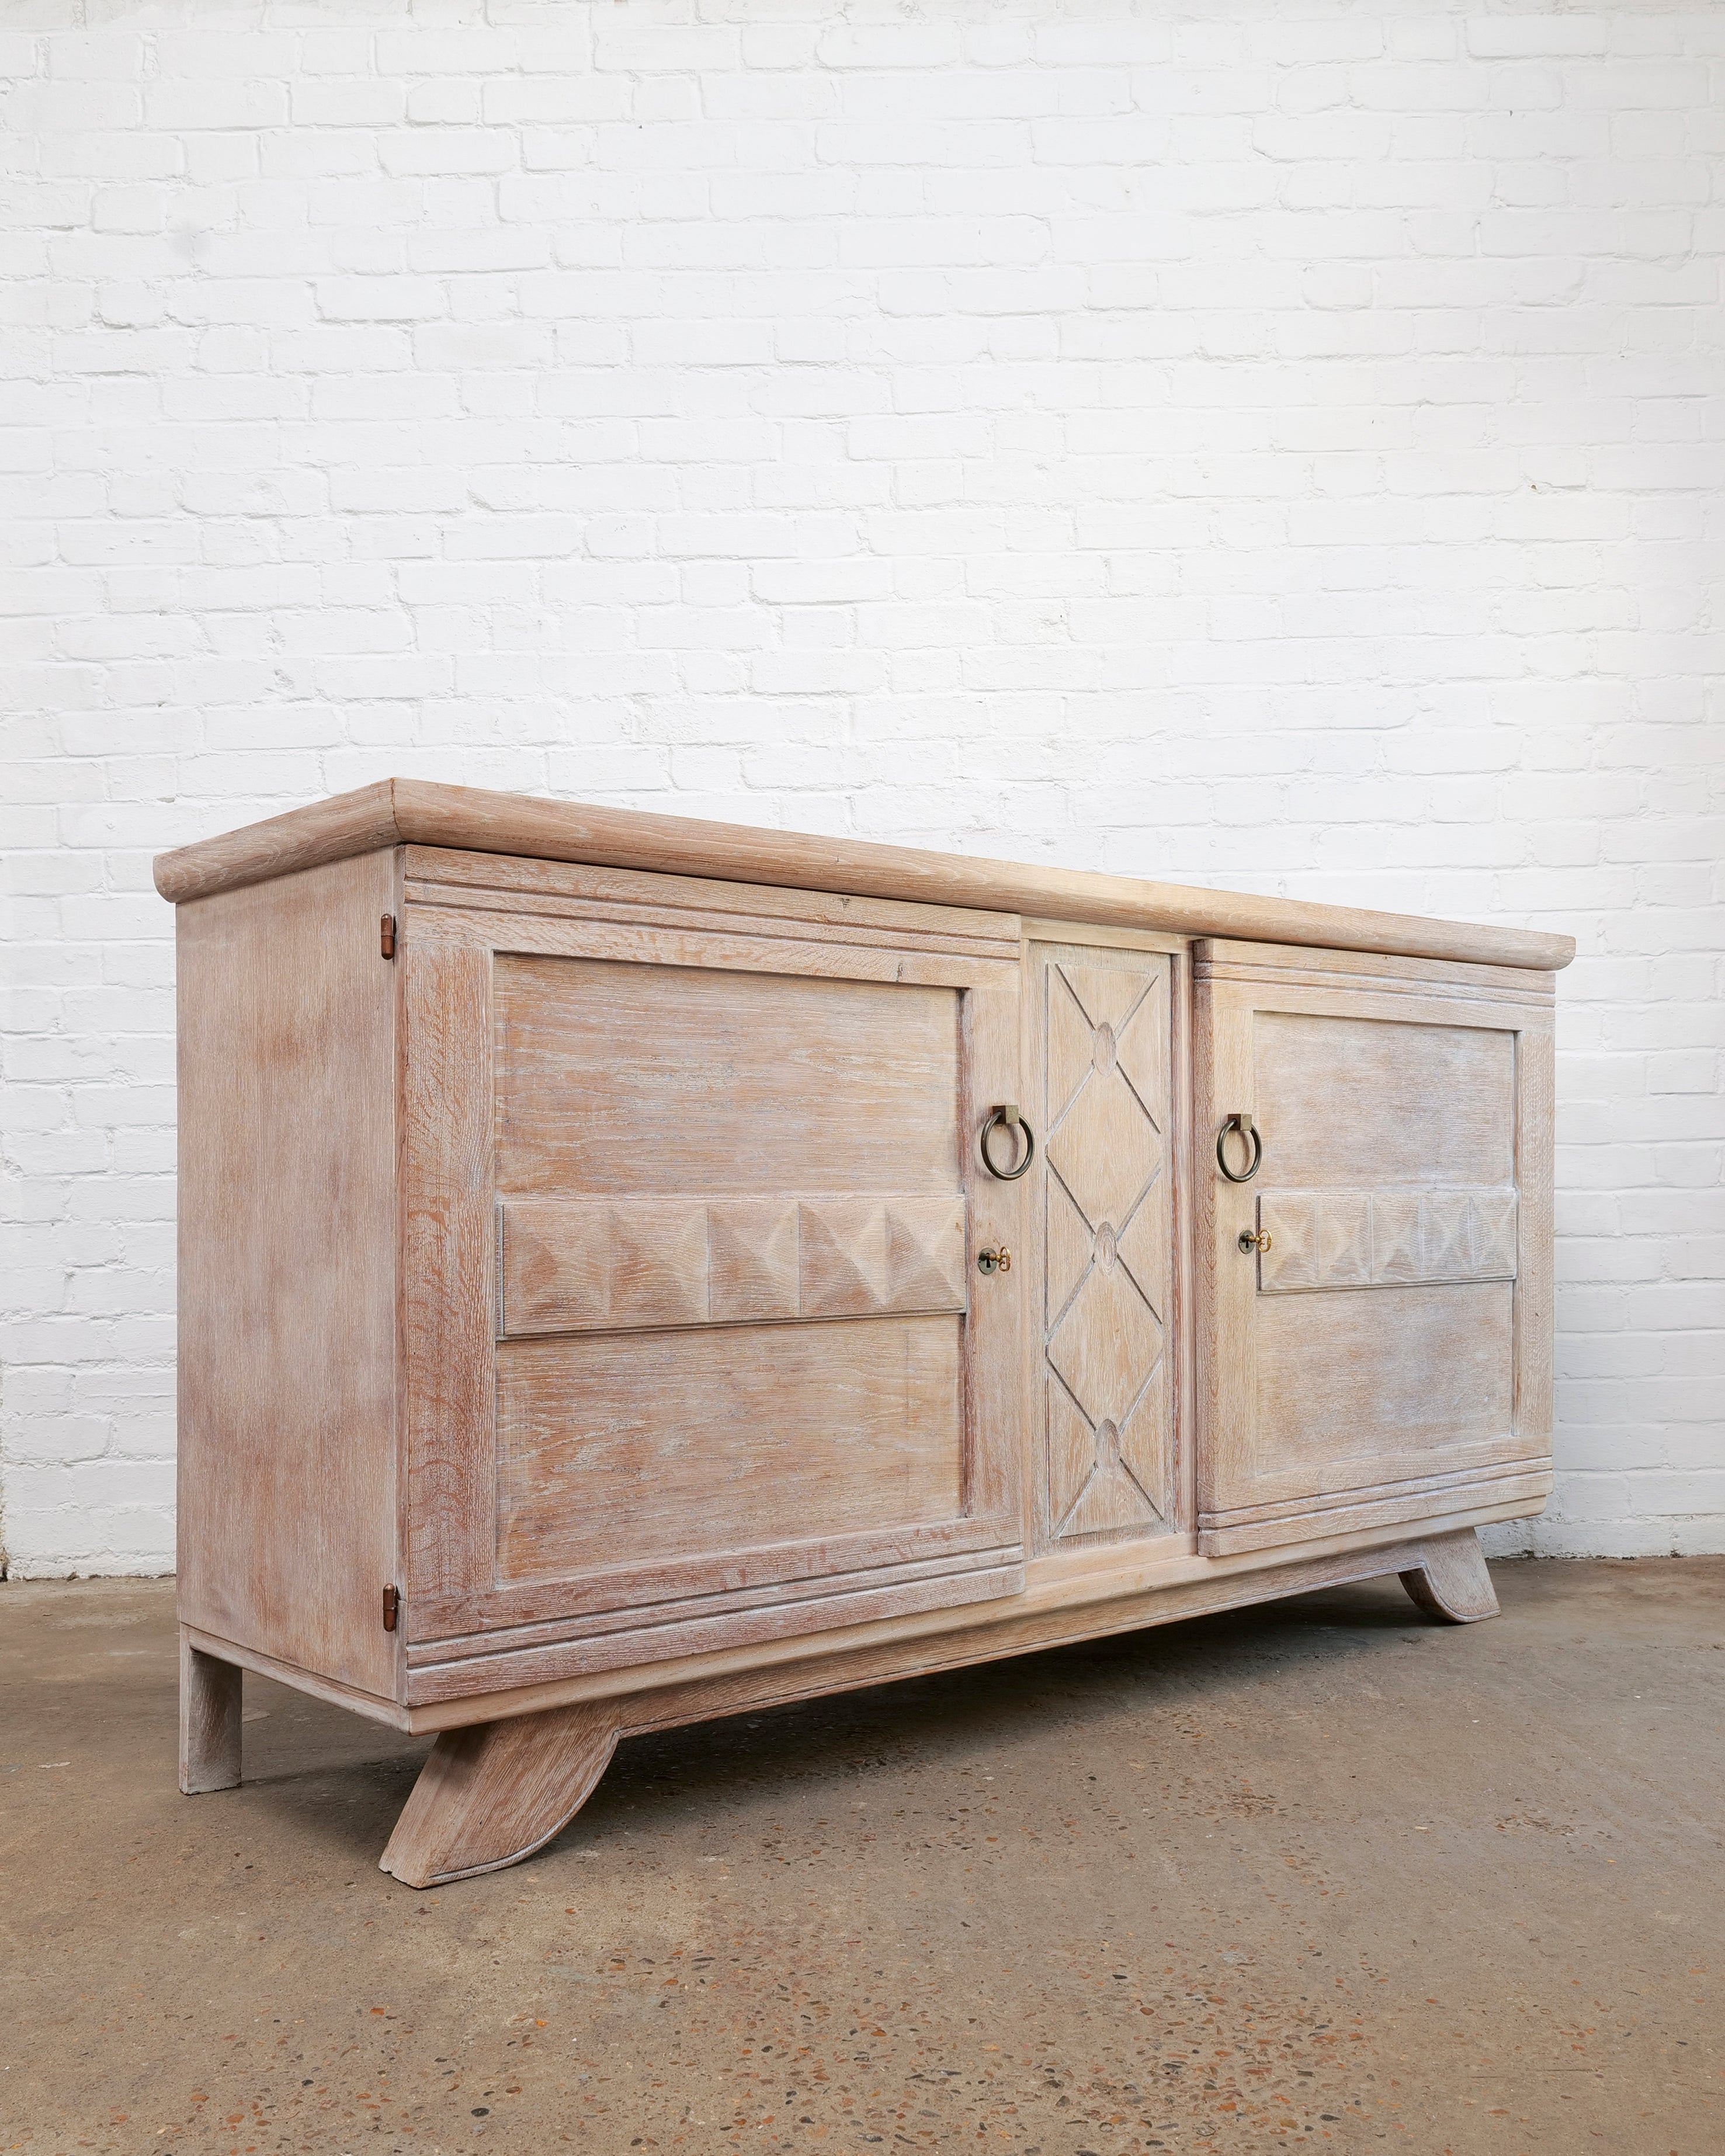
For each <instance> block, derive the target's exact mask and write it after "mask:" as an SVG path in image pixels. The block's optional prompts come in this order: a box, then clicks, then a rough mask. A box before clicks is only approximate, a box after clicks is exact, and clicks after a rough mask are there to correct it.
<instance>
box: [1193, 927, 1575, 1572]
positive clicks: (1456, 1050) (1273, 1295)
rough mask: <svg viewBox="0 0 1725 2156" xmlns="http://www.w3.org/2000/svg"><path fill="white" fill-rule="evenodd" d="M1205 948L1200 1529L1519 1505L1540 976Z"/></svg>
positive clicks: (1526, 1492) (1201, 952)
mask: <svg viewBox="0 0 1725 2156" xmlns="http://www.w3.org/2000/svg"><path fill="white" fill-rule="evenodd" d="M1195 957H1196V963H1195V968H1194V1041H1195V1055H1196V1070H1195V1083H1194V1091H1195V1095H1196V1100H1197V1103H1198V1109H1197V1113H1196V1115H1195V1117H1194V1149H1195V1151H1194V1187H1195V1188H1196V1190H1197V1192H1198V1193H1199V1214H1198V1226H1197V1234H1198V1241H1199V1254H1200V1257H1199V1264H1200V1276H1201V1280H1202V1282H1203V1286H1202V1289H1201V1293H1200V1306H1199V1343H1198V1344H1199V1402H1200V1407H1199V1432H1198V1481H1199V1547H1200V1548H1201V1549H1203V1550H1204V1551H1205V1552H1206V1553H1209V1554H1213V1555H1221V1554H1225V1553H1229V1552H1230V1551H1235V1550H1241V1549H1250V1548H1263V1547H1266V1546H1268V1545H1271V1544H1275V1543H1284V1542H1290V1541H1295V1540H1304V1539H1307V1538H1308V1537H1316V1536H1322V1535H1330V1534H1337V1533H1345V1532H1349V1531H1350V1530H1353V1529H1355V1528H1359V1527H1377V1526H1379V1525H1383V1524H1385V1523H1388V1522H1394V1521H1399V1520H1408V1519H1418V1518H1425V1517H1435V1516H1438V1515H1441V1514H1446V1513H1451V1512H1458V1511H1463V1510H1470V1509H1477V1508H1480V1507H1492V1506H1502V1507H1503V1509H1504V1510H1505V1512H1513V1511H1516V1510H1522V1511H1525V1510H1527V1509H1528V1506H1527V1503H1526V1500H1527V1499H1529V1498H1531V1497H1538V1496H1543V1494H1544V1493H1545V1491H1548V1489H1549V1487H1550V1456H1549V1455H1550V1450H1551V1305H1552V1296H1551V1269H1550V1224H1551V1067H1552V1031H1551V1027H1552V1005H1551V985H1550V977H1549V976H1548V975H1544V974H1536V973H1517V972H1512V971H1511V970H1509V969H1507V968H1495V967H1491V968H1488V967H1471V966H1443V965H1437V964H1432V963H1427V962H1421V961H1418V960H1412V959H1404V960H1398V959H1389V958H1373V957H1362V956H1359V955H1358V954H1345V953H1337V952H1312V951H1300V950H1293V949H1283V948H1280V947H1273V946H1258V945H1251V944H1233V943H1220V942H1214V943H1200V944H1199V946H1198V947H1197V950H1196V953H1195ZM1218 1147H1220V1152H1218ZM1254 1162H1256V1165H1255V1167H1254ZM1232 1178H1239V1179H1237V1180H1236V1179H1232Z"/></svg>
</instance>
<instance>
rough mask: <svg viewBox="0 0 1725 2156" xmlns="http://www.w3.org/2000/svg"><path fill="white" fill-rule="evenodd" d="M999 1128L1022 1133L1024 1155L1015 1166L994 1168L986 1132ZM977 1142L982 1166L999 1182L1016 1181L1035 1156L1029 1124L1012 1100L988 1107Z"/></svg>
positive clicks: (1034, 1144) (1034, 1143)
mask: <svg viewBox="0 0 1725 2156" xmlns="http://www.w3.org/2000/svg"><path fill="white" fill-rule="evenodd" d="M1000 1129H1004V1130H1009V1131H1020V1132H1023V1133H1024V1158H1023V1159H1022V1160H1021V1161H1020V1162H1019V1164H1018V1166H1017V1167H1016V1168H996V1167H995V1165H994V1162H993V1156H992V1155H991V1154H990V1152H989V1151H988V1133H989V1132H991V1131H994V1130H1000ZM978 1145H979V1146H980V1147H981V1150H982V1156H983V1167H984V1168H987V1169H988V1173H989V1174H990V1175H992V1176H993V1177H995V1178H997V1180H999V1182H1001V1183H1016V1182H1017V1181H1018V1179H1019V1177H1020V1176H1021V1175H1022V1174H1023V1173H1024V1170H1025V1169H1026V1168H1028V1167H1029V1165H1030V1163H1031V1162H1032V1161H1033V1160H1034V1159H1035V1158H1036V1141H1035V1139H1034V1137H1032V1136H1031V1134H1030V1126H1029V1124H1028V1123H1027V1122H1025V1121H1024V1117H1023V1116H1021V1115H1020V1114H1019V1111H1018V1104H1017V1102H1016V1101H999V1102H998V1103H997V1104H996V1105H995V1106H993V1107H992V1108H990V1109H989V1111H988V1122H985V1123H984V1124H983V1133H982V1137H980V1139H978Z"/></svg>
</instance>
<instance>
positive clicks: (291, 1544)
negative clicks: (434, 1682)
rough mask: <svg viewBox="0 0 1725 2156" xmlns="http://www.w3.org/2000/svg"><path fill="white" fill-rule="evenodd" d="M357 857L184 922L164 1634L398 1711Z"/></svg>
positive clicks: (387, 1406) (385, 1092)
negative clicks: (276, 1664) (214, 1640)
mask: <svg viewBox="0 0 1725 2156" xmlns="http://www.w3.org/2000/svg"><path fill="white" fill-rule="evenodd" d="M395 904H396V898H395V875H394V864H393V861H392V860H391V858H390V856H389V855H387V854H369V855H362V856H361V857H359V858H357V859H354V860H344V861H340V862H337V863H336V864H334V865H331V866H330V867H327V868H321V869H311V870H304V871H302V872H300V874H297V875H287V876H283V877H281V878H280V879H279V880H277V881H275V882H274V883H269V884H260V885H251V886H248V887H247V888H245V889H243V890H239V891H231V892H224V893H223V894H221V895H220V896H216V897H213V898H206V899H200V900H198V901H194V902H193V903H191V904H188V905H184V906H181V907H180V909H179V916H178V921H177V931H178V933H177V952H178V1002H179V1118H178V1119H179V1192H178V1197H179V1207H178V1211H179V1226H178V1242H179V1370H178V1424H179V1443H178V1467H177V1481H178V1490H179V1505H178V1527H177V1533H178V1565H177V1570H178V1596H179V1609H180V1616H181V1620H182V1622H183V1623H186V1624H188V1625H196V1626H198V1627H199V1628H201V1629H203V1630H206V1631H208V1632H210V1633H212V1634H215V1635H220V1636H222V1637H223V1638H226V1639H229V1640H240V1641H244V1643H245V1644H246V1645H249V1646H252V1647H255V1648H257V1649H259V1650H261V1651H262V1652H264V1653H266V1654H270V1655H279V1656H280V1658H281V1659H282V1660H284V1661H289V1662H295V1663H299V1664H301V1665H303V1666H305V1667H307V1668H311V1669H316V1670H322V1671H326V1673H327V1674H328V1675H330V1676H332V1677H335V1678H337V1679H339V1680H340V1681H342V1682H343V1683H346V1684H350V1685H352V1686H357V1688H359V1689H360V1690H362V1691H381V1692H392V1691H394V1690H395V1688H396V1683H397V1678H398V1658H397V1652H396V1650H397V1645H398V1642H397V1640H395V1638H394V1637H393V1635H389V1634H387V1633H385V1632H384V1631H383V1630H382V1626H381V1625H380V1623H379V1619H378V1611H379V1609H380V1607H381V1600H382V1592H383V1588H384V1585H385V1584H386V1583H387V1582H388V1581H390V1580H393V1578H395V1577H396V1570H397V1557H396V1522H395V1510H396V1490H395V1456H396V1455H395V1447H396V1428H395V1415H396V1374H397V1373H396V1352H397V1342H396V1332H395V1283H396V1266H397V1215H396V1202H397V1189H396V1137H397V1132H398V1111H399V1101H398V1084H399V1079H398V1065H397V1032H396V992H397V987H398V976H397V972H396V968H395V967H394V966H393V964H391V963H390V962H388V961H386V960H385V959H384V958H383V957H382V955H381V953H380V951H379V938H378V923H379V921H380V919H381V917H382V914H383V913H385V912H386V911H391V910H392V909H393V907H394V906H395Z"/></svg>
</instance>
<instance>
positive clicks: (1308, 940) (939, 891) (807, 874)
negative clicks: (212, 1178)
mask: <svg viewBox="0 0 1725 2156" xmlns="http://www.w3.org/2000/svg"><path fill="white" fill-rule="evenodd" d="M403 843H404V844H410V845H417V846H424V847H429V848H435V849H449V850H459V851H465V852H477V853H488V854H501V855H517V856H520V857H522V858H525V859H539V860H557V861H572V862H580V863H586V864H593V865H601V866H610V867H614V868H623V869H635V870H649V871H652V872H656V873H659V874H662V875H689V876H696V877H707V878H714V879H718V880H725V881H728V882H737V883H745V884H770V885H785V886H788V888H790V889H792V890H796V891H835V892H845V893H855V894H856V895H857V896H868V897H875V898H880V899H888V900H901V901H911V902H914V903H917V904H924V905H932V906H960V907H978V908H987V909H990V910H993V911H999V912H1002V913H1012V914H1034V915H1037V916H1044V917H1058V918H1061V919H1069V920H1077V921H1094V922H1096V923H1097V924H1099V925H1102V926H1111V927H1118V928H1142V929H1165V930H1169V931H1173V932H1178V933H1179V934H1183V935H1190V936H1226V937H1260V938H1262V939H1263V940H1264V941H1265V942H1268V943H1286V944H1313V945H1317V946H1320V947H1327V948H1330V949H1336V950H1355V951H1381V952H1410V953H1414V954H1415V955H1424V956H1426V957H1434V958H1444V959H1450V958H1455V959H1463V960H1473V961H1477V962H1482V963H1485V964H1491V965H1505V966H1523V967H1537V968H1547V969H1548V968H1553V967H1558V966H1567V965H1568V962H1569V961H1570V960H1571V959H1572V958H1573V957H1574V955H1575V944H1574V939H1573V938H1572V937H1567V936H1544V935H1539V934H1537V933H1535V932H1532V931H1527V930H1522V929H1512V928H1487V927H1474V926H1473V925H1471V924H1470V923H1466V922H1459V921H1425V920H1421V919H1419V918H1417V917H1415V916H1409V915H1404V914H1395V913H1371V912H1367V911H1363V910H1362V909H1360V908H1358V907H1353V906H1311V905H1306V904H1302V903H1301V902H1299V901H1296V900H1291V899H1280V898H1263V897H1257V896H1251V895H1250V894H1247V893H1244V892H1238V891H1193V890H1189V889H1188V888H1187V887H1186V886H1185V885H1179V884H1155V883H1146V882H1142V881H1140V880H1137V879H1136V878H1133V877H1130V876H1109V875H1092V874H1089V873H1086V872H1085V871H1082V870H1068V869H1045V868H1042V869H1038V868H1029V867H1026V866H1024V865H1023V864H1021V863H1019V862H1016V861H991V860H979V859H978V858H976V857H974V856H973V855H957V854H933V853H922V852H918V851H916V850H914V849H912V848H911V847H907V846H880V845H870V844H863V843H861V842H860V841H857V840H855V839H829V838H815V837H812V836H809V835H807V834H803V833H801V832H796V831H764V830H755V829H749V828H747V826H744V825H740V824H708V823H698V822H696V821H695V820H694V819H692V818H685V817H680V816H657V815H644V814H639V812H637V811H635V810H632V809H621V808H593V807H590V806H588V804H586V803H580V802H572V801H545V800H539V799H535V798H531V797H530V796H528V795H526V794H521V793H486V792H483V791H481V790H480V789H479V788H475V787H466V786H438V785H434V784H432V783H429V782H427V781H425V780H422V779H409V778H388V779H383V780H382V781H380V782H379V783H377V785H375V786H367V787H362V788H359V789H358V790H357V791H356V792H354V793H342V794H336V795H335V796H334V797H333V798H331V799H329V800H327V801H320V802H317V803H314V804H312V805H311V807H309V808H295V809H292V810H290V811H289V813H288V814H286V815H284V816H272V817H270V818H269V819H267V820H265V821H264V822H263V823H260V824H250V825H249V826H248V827H247V828H246V829H244V830H241V831H230V832H228V833H226V834H223V836H221V837H219V838H213V839H203V840H200V841H199V842H198V844H195V845H190V846H181V847H178V848H177V849H176V850H174V851H173V852H172V853H167V854H159V855H157V858H156V862H155V872H156V888H157V891H160V892H161V893H162V896H163V897H164V898H167V899H172V900H175V901H180V900H184V899H188V898H193V897H197V896H201V895H203V894H205V893H208V892H210V891H218V890H225V889H228V888H231V887H233V886H234V885H240V884H245V883H259V882H262V881H264V880H266V879H267V878H269V877H271V876H277V875H283V874H285V873H286V872H287V871H288V870H293V869H299V868H306V867H311V866H314V865H317V864H318V863H321V862H326V861H332V860H343V859H345V858H347V856H348V855H353V854H357V853H362V852H365V851H367V850H373V849H376V848H379V847H387V846H393V845H398V844H403Z"/></svg>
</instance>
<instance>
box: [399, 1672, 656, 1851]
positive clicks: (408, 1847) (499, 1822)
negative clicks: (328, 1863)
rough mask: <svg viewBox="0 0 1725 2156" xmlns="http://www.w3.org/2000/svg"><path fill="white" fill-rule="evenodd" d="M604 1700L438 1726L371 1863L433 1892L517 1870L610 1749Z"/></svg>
mask: <svg viewBox="0 0 1725 2156" xmlns="http://www.w3.org/2000/svg"><path fill="white" fill-rule="evenodd" d="M617 1734H618V1732H617V1710H616V1707H615V1706H614V1704H612V1705H606V1704H603V1703H600V1704H588V1703H587V1702H582V1703H580V1704H578V1705H577V1706H574V1707H552V1708H550V1709H549V1710H548V1711H547V1712H545V1713H543V1714H522V1715H516V1716H512V1717H511V1718H510V1719H509V1720H508V1721H506V1722H480V1723H477V1724H476V1725H475V1727H473V1728H471V1729H446V1730H445V1731H444V1733H443V1735H442V1736H441V1737H439V1738H438V1740H437V1743H435V1744H434V1746H433V1747H432V1751H431V1757H430V1758H429V1759H428V1760H427V1761H426V1762H425V1764H424V1767H422V1768H420V1770H419V1779H418V1781H417V1782H415V1783H414V1784H413V1793H412V1794H411V1795H410V1796H409V1797H408V1801H407V1803H406V1804H404V1805H403V1808H402V1815H401V1817H400V1818H399V1819H398V1820H397V1821H396V1823H395V1831H394V1833H393V1834H392V1835H390V1837H389V1846H388V1848H387V1849H386V1850H385V1851H384V1852H383V1854H382V1856H381V1857H380V1858H379V1859H378V1860H377V1861H378V1864H379V1866H380V1867H381V1868H382V1870H383V1871H392V1872H393V1873H394V1875H395V1876H396V1877H397V1878H398V1879H399V1880H400V1881H402V1882H403V1885H404V1886H442V1885H443V1884H444V1882H445V1881H449V1880H451V1879H470V1878H471V1877H472V1876H473V1875H474V1873H475V1872H476V1871H501V1870H502V1868H503V1867H504V1866H505V1865H507V1864H519V1863H520V1861H521V1859H522V1858H523V1857H524V1856H531V1855H532V1854H533V1852H534V1851H535V1850H536V1849H543V1848H544V1846H545V1845H546V1843H547V1842H548V1841H549V1840H551V1838H552V1835H554V1834H556V1833H557V1832H558V1831H559V1830H561V1829H562V1828H563V1827H565V1826H567V1825H568V1823H569V1821H570V1820H572V1819H573V1818H574V1816H575V1815H576V1813H577V1812H578V1811H579V1810H580V1809H581V1807H582V1806H583V1804H585V1803H586V1802H587V1799H588V1797H590V1796H591V1795H592V1794H593V1790H594V1789H595V1787H596V1786H597V1784H598V1779H599V1777H600V1775H601V1774H603V1773H604V1771H605V1768H607V1767H608V1765H609V1763H610V1760H611V1754H612V1753H613V1752H614V1751H615V1750H616V1748H617Z"/></svg>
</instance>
